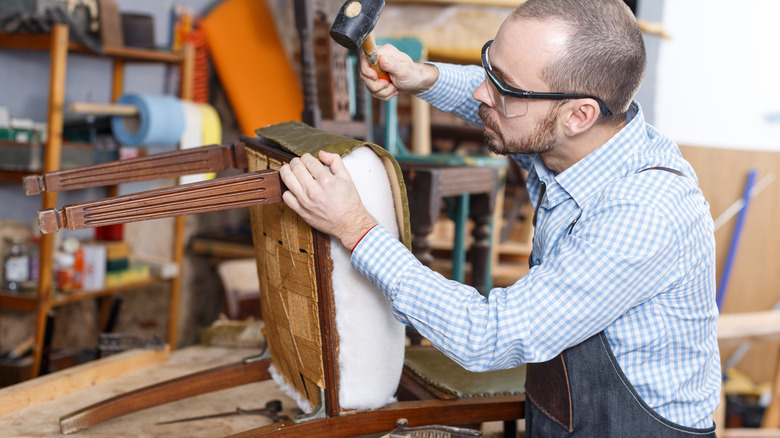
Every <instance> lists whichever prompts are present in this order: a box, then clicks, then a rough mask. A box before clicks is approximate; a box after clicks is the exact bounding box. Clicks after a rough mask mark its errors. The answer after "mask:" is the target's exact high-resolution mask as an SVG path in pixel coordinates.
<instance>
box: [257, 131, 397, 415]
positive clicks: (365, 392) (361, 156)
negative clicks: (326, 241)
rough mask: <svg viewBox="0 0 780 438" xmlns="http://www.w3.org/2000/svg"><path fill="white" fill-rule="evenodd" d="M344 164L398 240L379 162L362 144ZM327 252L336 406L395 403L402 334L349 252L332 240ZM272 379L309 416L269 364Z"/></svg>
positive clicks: (308, 407)
mask: <svg viewBox="0 0 780 438" xmlns="http://www.w3.org/2000/svg"><path fill="white" fill-rule="evenodd" d="M343 160H344V165H345V167H346V168H347V170H348V171H349V173H350V175H351V177H352V181H353V182H354V183H355V186H356V187H357V190H358V193H359V194H360V198H361V200H362V201H363V204H364V205H365V206H366V209H367V210H368V212H369V213H371V215H372V216H373V217H374V218H375V219H376V220H377V221H378V222H379V223H380V224H382V225H383V226H384V227H385V228H387V230H388V231H389V232H390V233H392V234H393V235H394V236H396V237H398V236H399V231H398V222H397V219H396V213H395V206H394V203H393V194H392V190H391V188H390V180H389V178H388V176H387V170H386V168H385V166H384V164H383V163H382V160H381V159H380V158H379V157H378V156H377V155H376V154H375V153H374V151H372V150H371V148H369V147H366V146H362V147H359V148H357V149H355V150H354V151H352V152H351V153H350V154H349V155H347V156H346V157H344V159H343ZM333 202H339V201H338V199H334V200H333ZM330 248H331V252H330V256H331V259H332V260H333V272H332V276H331V281H332V285H333V294H334V301H335V307H336V309H335V318H336V330H337V331H338V342H339V351H338V356H339V357H338V365H339V372H340V382H339V387H340V390H339V403H340V405H341V408H342V409H358V410H366V409H377V408H381V407H383V406H385V405H386V404H388V403H391V402H394V401H395V392H396V389H397V388H398V383H399V382H400V380H401V372H402V371H403V365H404V348H405V345H406V331H405V329H404V326H403V324H401V323H399V322H398V321H397V320H396V319H395V318H394V317H393V314H392V308H391V306H390V302H389V301H388V300H387V298H385V296H384V295H383V294H382V292H380V291H379V289H377V288H376V286H374V284H373V283H371V282H370V281H368V280H367V279H366V278H365V277H363V275H362V274H360V273H359V272H358V271H357V270H355V268H353V267H352V264H351V262H350V259H351V252H350V250H348V249H346V248H344V245H342V244H341V241H339V240H338V239H335V238H331V239H330ZM271 375H272V378H273V379H274V381H276V383H277V384H279V387H280V389H281V390H282V391H283V392H284V393H286V394H287V395H289V396H290V397H291V398H292V399H293V400H295V402H296V404H298V407H300V408H301V410H303V411H304V412H305V413H309V412H311V411H312V410H313V409H314V407H313V406H311V404H310V403H309V402H308V400H306V399H305V398H303V397H301V396H300V395H299V394H298V393H297V391H296V390H295V389H294V388H293V387H292V385H290V384H289V383H287V382H286V381H284V378H283V377H282V376H281V374H279V373H278V371H277V370H276V369H275V368H274V367H273V366H272V367H271Z"/></svg>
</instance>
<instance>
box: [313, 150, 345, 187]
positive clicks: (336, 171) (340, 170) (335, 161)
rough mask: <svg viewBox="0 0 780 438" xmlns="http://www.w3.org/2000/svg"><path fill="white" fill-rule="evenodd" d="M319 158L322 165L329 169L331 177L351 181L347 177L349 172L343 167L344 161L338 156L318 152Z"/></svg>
mask: <svg viewBox="0 0 780 438" xmlns="http://www.w3.org/2000/svg"><path fill="white" fill-rule="evenodd" d="M319 157H320V161H322V163H323V164H325V165H326V166H329V167H330V171H331V173H333V175H336V176H338V177H341V178H346V179H349V180H350V181H351V180H352V177H350V176H349V171H347V168H346V166H344V161H343V160H342V159H341V157H340V156H339V154H334V153H330V152H325V151H320V153H319Z"/></svg>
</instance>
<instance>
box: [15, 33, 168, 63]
mask: <svg viewBox="0 0 780 438" xmlns="http://www.w3.org/2000/svg"><path fill="white" fill-rule="evenodd" d="M50 45H51V37H50V36H49V35H46V34H40V35H29V34H13V33H11V34H9V33H0V47H3V48H7V49H21V50H38V51H48V50H49V48H50ZM68 51H69V52H73V53H82V54H87V55H93V56H100V55H99V54H97V53H94V52H91V51H89V50H87V49H86V48H85V47H84V46H82V45H80V44H77V43H74V42H69V43H68ZM103 51H104V52H105V56H106V57H109V58H114V59H119V60H121V61H126V62H165V63H170V64H178V63H181V62H182V60H183V59H184V56H183V55H182V54H181V53H178V52H168V51H164V50H150V49H139V48H136V47H104V48H103Z"/></svg>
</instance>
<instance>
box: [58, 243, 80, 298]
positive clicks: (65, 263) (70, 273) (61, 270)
mask: <svg viewBox="0 0 780 438" xmlns="http://www.w3.org/2000/svg"><path fill="white" fill-rule="evenodd" d="M74 263H75V257H74V256H73V254H69V253H67V252H60V253H57V255H56V256H55V258H54V270H55V271H54V273H55V275H54V278H55V279H56V280H57V290H59V291H60V292H62V293H70V292H73V281H74V279H75V277H76V270H75V269H74V267H73V265H74Z"/></svg>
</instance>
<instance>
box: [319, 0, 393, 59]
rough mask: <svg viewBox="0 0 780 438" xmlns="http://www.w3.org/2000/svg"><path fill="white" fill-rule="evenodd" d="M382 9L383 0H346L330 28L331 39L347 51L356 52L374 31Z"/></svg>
mask: <svg viewBox="0 0 780 438" xmlns="http://www.w3.org/2000/svg"><path fill="white" fill-rule="evenodd" d="M384 7H385V0H347V2H346V3H344V5H343V6H341V9H340V10H339V14H338V15H337V16H336V19H335V20H334V21H333V25H332V26H331V27H330V36H331V38H333V39H334V40H335V41H336V42H337V43H339V44H341V45H342V46H344V47H346V48H347V49H350V50H357V49H358V47H360V45H361V44H363V41H364V40H365V39H366V37H368V35H369V34H370V33H371V31H373V30H374V26H375V25H376V22H377V20H379V14H381V13H382V9H384Z"/></svg>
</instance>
